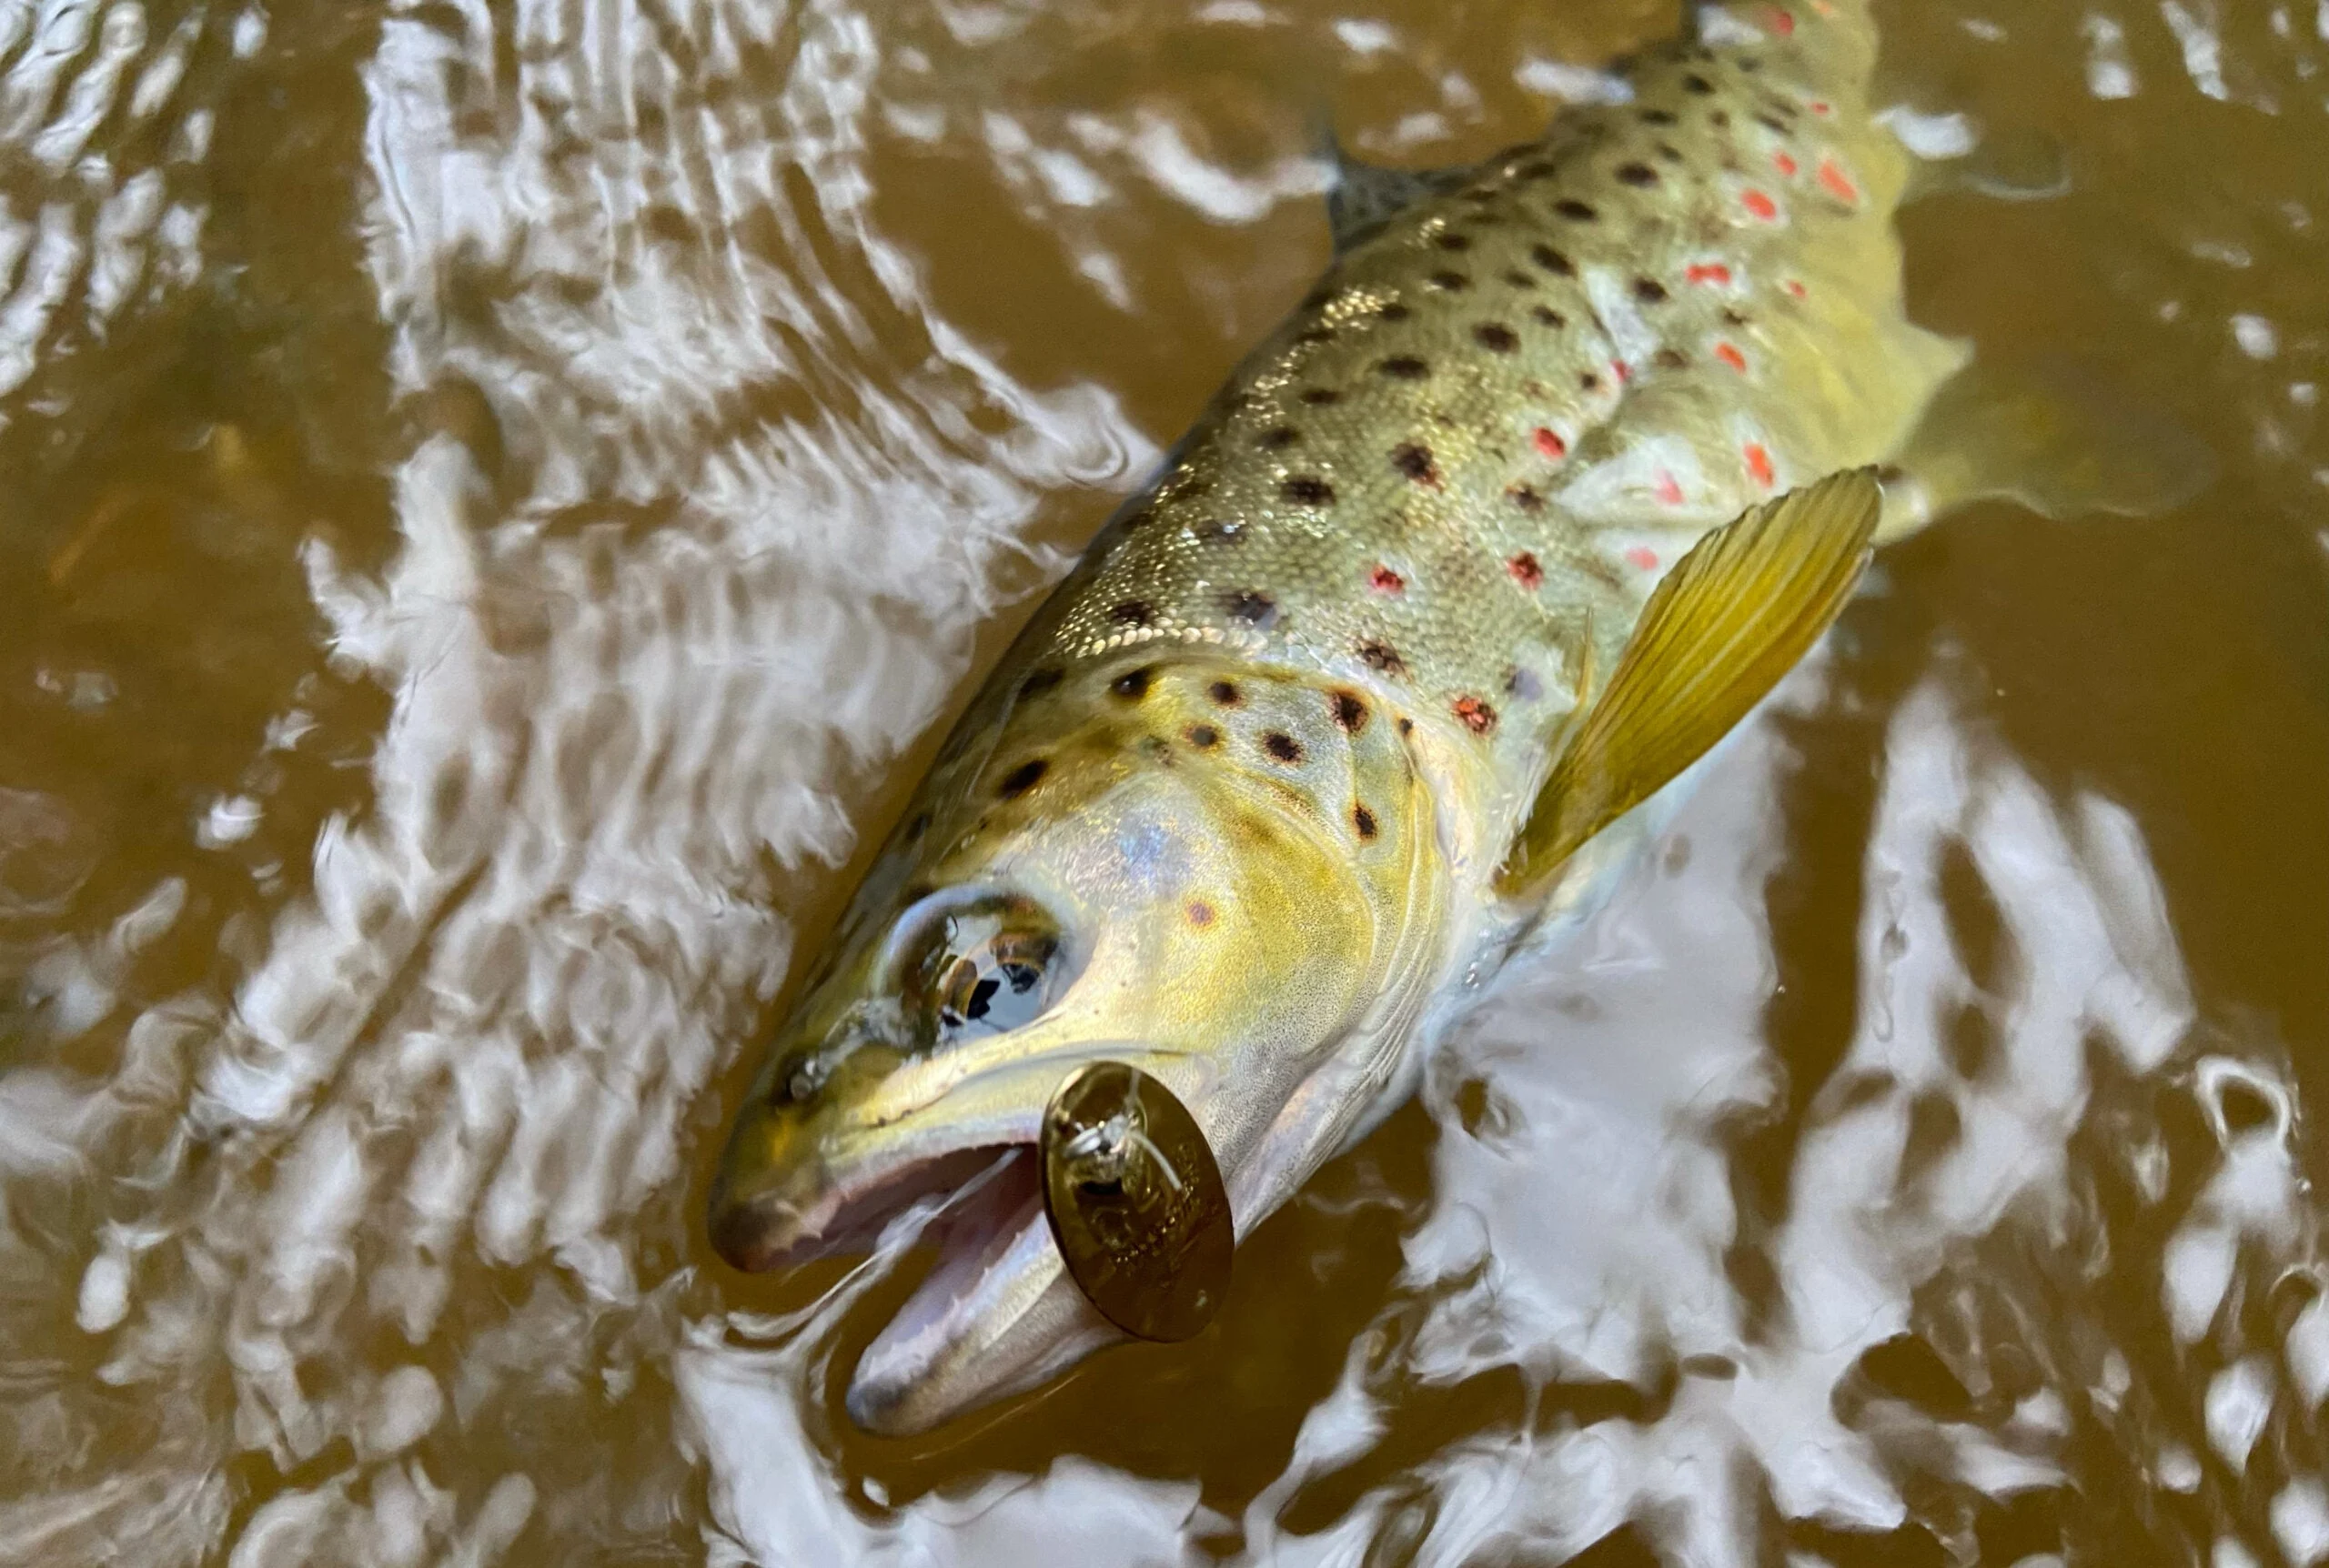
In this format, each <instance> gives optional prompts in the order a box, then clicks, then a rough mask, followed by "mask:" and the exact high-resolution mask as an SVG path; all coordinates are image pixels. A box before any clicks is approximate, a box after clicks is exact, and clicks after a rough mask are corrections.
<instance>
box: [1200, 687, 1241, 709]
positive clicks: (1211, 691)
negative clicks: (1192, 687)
mask: <svg viewBox="0 0 2329 1568" xmlns="http://www.w3.org/2000/svg"><path fill="white" fill-rule="evenodd" d="M1205 695H1206V696H1207V697H1210V698H1212V699H1214V700H1215V702H1218V703H1219V704H1221V706H1222V707H1224V708H1235V707H1236V706H1237V705H1238V704H1239V703H1241V702H1243V701H1245V693H1244V692H1242V691H1240V690H1238V689H1237V683H1236V682H1235V681H1234V680H1216V681H1215V682H1214V683H1213V684H1212V685H1211V686H1208V687H1206V688H1205Z"/></svg>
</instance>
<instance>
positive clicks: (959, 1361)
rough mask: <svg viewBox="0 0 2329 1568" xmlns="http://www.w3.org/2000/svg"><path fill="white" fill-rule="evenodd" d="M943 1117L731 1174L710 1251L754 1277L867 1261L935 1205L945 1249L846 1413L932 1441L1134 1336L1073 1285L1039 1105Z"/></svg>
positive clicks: (859, 1374) (869, 1425)
mask: <svg viewBox="0 0 2329 1568" xmlns="http://www.w3.org/2000/svg"><path fill="white" fill-rule="evenodd" d="M935 1111H936V1108H935V1107H933V1108H931V1111H928V1112H925V1113H923V1114H922V1115H917V1116H915V1117H912V1118H909V1119H908V1120H907V1121H904V1122H900V1123H893V1124H892V1125H890V1126H887V1127H885V1128H882V1129H880V1130H879V1131H878V1132H870V1131H869V1132H863V1133H860V1134H858V1135H856V1136H853V1137H842V1138H835V1139H832V1140H831V1141H830V1142H831V1144H832V1145H834V1147H831V1148H830V1149H829V1151H826V1152H824V1153H823V1154H822V1157H818V1156H811V1157H808V1158H803V1159H797V1160H790V1161H778V1162H776V1163H773V1164H771V1166H770V1167H768V1169H767V1170H766V1171H765V1172H764V1173H762V1174H761V1175H760V1176H759V1177H758V1178H757V1179H754V1180H752V1181H750V1182H749V1183H737V1182H731V1180H730V1174H731V1173H723V1176H722V1179H721V1183H720V1187H719V1189H718V1190H717V1191H715V1192H714V1194H713V1199H712V1210H711V1244H712V1248H713V1250H714V1251H716V1252H718V1253H719V1255H720V1256H721V1258H722V1259H724V1260H725V1261H727V1262H729V1263H730V1264H731V1265H732V1266H734V1267H735V1268H738V1269H741V1270H744V1271H748V1272H766V1271H775V1270H780V1269H788V1268H791V1267H794V1266H797V1265H799V1264H802V1263H806V1262H810V1261H814V1260H817V1259H821V1258H827V1257H832V1256H837V1255H846V1254H854V1253H862V1252H866V1251H872V1250H873V1248H874V1245H875V1243H876V1242H877V1241H880V1240H881V1238H882V1234H883V1232H884V1231H885V1230H887V1229H888V1227H889V1226H890V1225H891V1223H892V1221H895V1220H897V1219H898V1218H899V1217H900V1216H901V1215H903V1214H905V1213H906V1212H907V1211H909V1210H911V1209H913V1208H915V1207H916V1206H917V1205H922V1204H925V1203H927V1202H930V1201H933V1200H935V1201H939V1202H940V1206H939V1208H938V1210H937V1211H936V1212H935V1213H934V1214H932V1215H931V1216H930V1217H929V1218H928V1219H927V1221H926V1222H925V1223H924V1225H923V1229H922V1231H921V1234H920V1238H919V1239H920V1241H922V1242H923V1244H925V1245H933V1244H934V1250H935V1251H936V1259H935V1261H934V1262H933V1264H932V1266H931V1267H930V1269H929V1271H928V1272H927V1273H926V1274H925V1275H924V1276H923V1279H922V1281H921V1282H920V1283H919V1284H917V1285H916V1286H915V1288H914V1290H913V1292H912V1295H910V1296H909V1297H908V1298H907V1300H906V1302H904V1304H903V1305H902V1306H901V1307H900V1308H899V1309H898V1310H897V1311H896V1312H895V1313H894V1314H893V1315H892V1317H891V1319H890V1321H889V1322H887V1323H885V1324H884V1325H883V1326H882V1329H881V1331H880V1332H878V1333H876V1334H875V1335H874V1337H873V1339H872V1341H871V1342H869V1343H868V1344H867V1345H866V1346H865V1348H864V1350H863V1351H862V1352H860V1353H859V1356H858V1359H857V1364H856V1366H855V1367H854V1368H853V1369H852V1372H851V1375H850V1383H849V1389H848V1392H847V1396H846V1400H845V1403H846V1405H847V1408H848V1411H849V1414H850V1417H851V1419H852V1421H854V1422H856V1423H857V1425H859V1426H860V1427H862V1428H863V1429H865V1430H866V1431H868V1432H872V1433H874V1434H875V1435H878V1436H898V1437H902V1436H910V1435H913V1434H917V1433H920V1432H926V1431H928V1430H930V1429H931V1428H933V1427H936V1426H939V1425H942V1424H943V1423H944V1422H947V1421H950V1420H952V1419H953V1418H954V1417H955V1416H958V1415H961V1414H963V1413H965V1412H969V1411H970V1410H972V1409H974V1408H976V1407H978V1406H981V1405H984V1404H988V1403H991V1402H993V1401H995V1400H998V1399H1002V1398H1004V1397H1006V1396H1008V1395H1010V1394H1013V1393H1016V1392H1022V1391H1023V1390H1025V1389H1028V1388H1032V1387H1034V1386H1036V1385H1037V1384H1040V1383H1042V1382H1044V1381H1046V1380H1048V1379H1049V1378H1051V1377H1052V1376H1054V1375H1055V1374H1056V1373H1057V1372H1061V1371H1064V1370H1065V1369H1066V1368H1067V1367H1068V1366H1070V1365H1073V1364H1074V1362H1077V1361H1079V1360H1081V1359H1082V1358H1083V1357H1084V1356H1085V1355H1087V1354H1089V1353H1090V1352H1092V1351H1093V1350H1095V1349H1097V1348H1099V1347H1100V1346H1101V1345H1104V1344H1105V1343H1108V1342H1111V1341H1112V1340H1115V1339H1119V1338H1121V1337H1122V1336H1121V1334H1120V1333H1119V1332H1117V1331H1116V1330H1115V1329H1114V1328H1113V1327H1111V1326H1110V1325H1109V1324H1108V1322H1106V1320H1105V1319H1104V1318H1102V1317H1101V1316H1100V1314H1099V1312H1097V1311H1096V1310H1094V1308H1093V1307H1092V1306H1091V1304H1090V1303H1089V1302H1086V1301H1085V1300H1084V1296H1083V1293H1082V1292H1080V1291H1078V1290H1077V1289H1076V1288H1075V1286H1074V1282H1072V1281H1071V1280H1070V1279H1069V1278H1068V1275H1067V1272H1066V1269H1065V1267H1064V1264H1063V1262H1062V1261H1061V1259H1060V1255H1059V1251H1058V1248H1057V1247H1056V1245H1055V1244H1054V1241H1053V1240H1052V1234H1051V1223H1050V1221H1049V1219H1048V1217H1047V1216H1046V1215H1045V1213H1044V1198H1043V1181H1042V1167H1041V1162H1040V1161H1039V1159H1038V1156H1037V1151H1036V1139H1037V1136H1038V1130H1039V1126H1040V1118H1041V1115H1042V1106H1041V1104H1040V1103H1037V1104H1033V1105H1027V1106H1024V1107H1023V1108H1017V1109H1014V1111H1013V1112H1012V1113H1010V1114H1008V1115H1007V1116H1005V1117H1003V1118H1001V1119H999V1120H998V1119H995V1118H991V1117H982V1118H978V1119H976V1120H977V1121H978V1122H979V1123H981V1124H978V1125H970V1126H962V1125H951V1126H950V1125H948V1124H947V1122H946V1121H945V1120H944V1119H943V1118H942V1117H939V1116H937V1115H936V1114H934V1113H935ZM772 1119H773V1113H765V1112H763V1113H758V1114H757V1115H755V1116H748V1118H747V1119H746V1121H747V1122H748V1123H749V1122H751V1121H767V1120H772ZM738 1131H739V1140H740V1141H741V1140H742V1139H744V1138H745V1137H747V1136H749V1134H748V1133H747V1131H746V1129H745V1127H744V1126H740V1127H739V1130H738ZM731 1158H732V1157H731Z"/></svg>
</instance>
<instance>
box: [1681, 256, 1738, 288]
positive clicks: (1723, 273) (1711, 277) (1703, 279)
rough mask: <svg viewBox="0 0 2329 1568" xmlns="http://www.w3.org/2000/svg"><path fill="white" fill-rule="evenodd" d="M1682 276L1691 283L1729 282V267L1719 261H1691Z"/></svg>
mask: <svg viewBox="0 0 2329 1568" xmlns="http://www.w3.org/2000/svg"><path fill="white" fill-rule="evenodd" d="M1684 276H1687V277H1688V278H1689V280H1690V281H1691V282H1692V283H1729V281H1730V268H1729V267H1727V266H1723V265H1722V263H1720V262H1719V261H1699V262H1693V263H1691V264H1690V269H1689V272H1688V273H1686V274H1684Z"/></svg>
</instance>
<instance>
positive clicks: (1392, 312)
mask: <svg viewBox="0 0 2329 1568" xmlns="http://www.w3.org/2000/svg"><path fill="white" fill-rule="evenodd" d="M1414 314H1415V312H1414V311H1412V310H1409V309H1408V308H1407V307H1406V306H1404V305H1401V304H1400V303H1399V302H1398V301H1397V300H1396V299H1395V300H1393V301H1391V302H1390V303H1389V304H1388V305H1386V306H1383V307H1381V308H1379V309H1377V310H1376V313H1375V318H1376V320H1377V321H1405V320H1406V318H1407V317H1410V316H1413V315H1414Z"/></svg>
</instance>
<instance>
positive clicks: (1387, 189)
mask: <svg viewBox="0 0 2329 1568" xmlns="http://www.w3.org/2000/svg"><path fill="white" fill-rule="evenodd" d="M1317 136H1318V156H1319V158H1320V159H1321V160H1322V161H1324V162H1325V164H1326V178H1327V185H1326V224H1327V226H1328V227H1330V228H1331V229H1333V231H1334V236H1335V254H1336V256H1341V255H1343V254H1345V253H1346V252H1347V251H1348V250H1350V249H1351V247H1352V246H1356V245H1357V244H1358V243H1359V242H1361V241H1362V240H1365V239H1366V238H1368V237H1369V236H1372V235H1374V234H1375V233H1376V232H1377V231H1378V230H1380V229H1381V228H1382V226H1384V225H1385V224H1386V223H1388V222H1390V221H1391V219H1392V218H1394V217H1396V216H1398V215H1399V214H1400V213H1402V212H1405V211H1406V209H1407V208H1409V207H1411V206H1415V204H1416V203H1417V202H1419V201H1422V200H1424V199H1425V198H1426V197H1428V196H1439V195H1441V194H1443V193H1445V192H1447V191H1451V190H1454V189H1455V188H1456V187H1457V186H1460V185H1462V184H1463V183H1464V182H1465V181H1466V180H1467V179H1469V178H1470V177H1471V176H1472V172H1473V169H1474V167H1475V166H1474V165H1471V164H1463V165H1459V166H1456V167H1452V168H1444V169H1386V168H1383V167H1381V166H1378V165H1376V164H1370V163H1366V162H1364V161H1363V160H1361V159H1358V158H1355V157H1353V156H1351V155H1350V153H1349V151H1348V149H1346V148H1345V147H1344V146H1343V145H1342V141H1341V139H1340V138H1339V137H1337V136H1336V135H1335V128H1334V126H1332V125H1329V124H1328V123H1326V121H1325V120H1324V119H1323V118H1322V119H1321V120H1320V121H1319V123H1318V132H1317Z"/></svg>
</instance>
